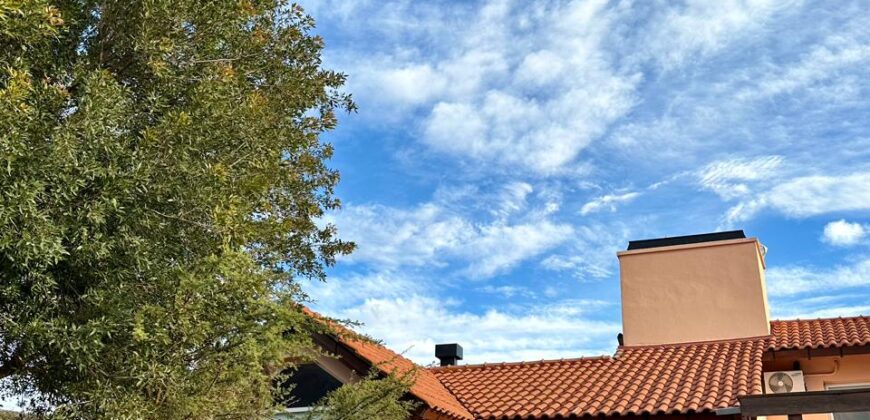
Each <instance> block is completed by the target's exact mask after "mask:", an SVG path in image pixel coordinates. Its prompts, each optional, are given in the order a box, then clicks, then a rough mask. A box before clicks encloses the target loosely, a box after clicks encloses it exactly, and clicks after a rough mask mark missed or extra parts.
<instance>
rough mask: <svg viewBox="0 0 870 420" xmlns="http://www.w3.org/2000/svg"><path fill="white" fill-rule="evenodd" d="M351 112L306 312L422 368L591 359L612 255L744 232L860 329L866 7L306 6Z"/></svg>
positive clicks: (866, 195) (606, 335)
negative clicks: (328, 260) (454, 358)
mask: <svg viewBox="0 0 870 420" xmlns="http://www.w3.org/2000/svg"><path fill="white" fill-rule="evenodd" d="M303 6H304V7H305V8H306V10H307V11H308V12H309V13H310V14H311V15H312V16H313V17H314V18H315V19H316V20H317V29H316V33H317V34H319V35H321V36H323V38H324V39H325V42H326V49H325V52H324V66H326V67H327V68H331V69H334V70H338V71H341V72H344V73H346V74H347V76H348V83H347V87H346V90H347V91H348V92H350V93H352V94H353V95H354V97H355V99H356V101H357V103H358V105H359V107H360V109H359V112H358V113H355V114H349V115H344V116H343V117H342V118H341V119H340V126H339V128H338V129H337V130H335V131H334V132H331V133H329V134H327V135H325V136H324V137H323V139H324V140H325V141H328V142H330V143H332V144H333V145H334V146H335V150H336V153H335V158H334V159H333V161H332V162H331V165H332V166H333V167H334V168H336V169H338V170H339V171H340V172H341V174H342V181H341V184H340V186H339V188H338V189H337V194H338V196H339V197H340V198H341V199H342V202H343V209H342V210H340V211H337V212H334V213H331V214H329V215H328V217H326V220H325V221H326V222H330V223H334V224H335V225H336V226H337V227H338V229H339V232H340V236H341V237H342V238H344V239H348V240H352V241H355V242H356V244H357V246H358V248H357V250H356V252H354V253H353V254H352V255H350V256H348V257H344V258H341V259H340V260H339V262H338V264H337V265H336V266H335V267H333V268H332V269H330V270H329V280H328V282H326V283H305V290H306V291H307V293H309V294H310V296H311V298H312V299H313V300H314V302H313V303H312V305H311V306H312V307H313V308H314V309H315V310H317V311H320V312H322V313H324V314H327V315H330V316H335V317H339V318H349V319H354V320H358V321H361V322H363V323H364V325H363V326H362V327H360V330H361V331H362V332H365V333H367V334H369V335H371V336H373V337H374V338H377V339H381V340H383V342H384V343H385V344H386V345H388V346H389V347H390V348H392V349H394V350H396V351H400V352H403V353H404V354H405V355H406V356H408V357H410V358H411V359H413V360H415V361H417V362H419V363H422V364H428V363H431V362H433V361H435V358H434V354H433V353H434V345H435V344H436V343H452V342H457V343H460V344H461V345H462V346H463V347H464V349H465V360H464V362H466V363H478V362H500V361H516V360H538V359H549V358H562V357H577V356H582V355H597V354H609V353H611V352H612V351H613V350H614V348H615V346H616V334H617V333H618V332H619V331H620V327H621V321H620V303H619V302H620V299H619V271H618V269H619V267H618V261H617V258H616V253H617V252H618V251H620V250H623V249H625V247H626V245H627V243H628V241H629V240H632V239H645V238H655V237H662V236H676V235H684V234H694V233H703V232H711V231H718V230H726V229H743V230H745V232H746V233H747V235H748V236H754V237H758V238H759V239H760V240H761V241H762V242H763V243H764V244H765V245H766V246H767V247H768V248H769V253H768V256H767V272H766V275H767V281H768V287H769V292H770V296H769V297H770V303H771V307H772V316H773V318H779V319H787V318H796V317H802V318H807V317H830V316H839V315H858V314H870V252H868V251H870V77H868V76H870V25H868V24H867V22H868V21H870V2H867V1H858V2H848V1H843V2H824V1H818V2H809V1H808V2H801V1H783V0H775V1H764V0H758V1H715V2H711V1H688V2H678V1H673V2H670V1H669V2H664V1H662V2H649V1H598V0H593V1H561V2H553V1H535V2H524V1H502V0H496V1H487V2H471V1H468V2H438V1H426V2H416V3H415V2H410V1H380V0H379V1H362V0H361V1H352V2H351V1H329V0H324V1H307V2H303Z"/></svg>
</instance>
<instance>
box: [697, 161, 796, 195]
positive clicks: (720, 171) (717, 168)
mask: <svg viewBox="0 0 870 420" xmlns="http://www.w3.org/2000/svg"><path fill="white" fill-rule="evenodd" d="M782 161H783V158H782V156H764V157H759V158H754V159H742V158H738V159H730V160H721V161H716V162H713V163H710V164H709V165H707V166H706V167H705V168H704V169H703V170H701V171H700V172H699V173H698V181H699V182H700V184H701V186H702V187H703V188H705V189H708V190H711V191H713V192H715V193H716V194H718V195H719V196H720V197H722V198H723V199H726V200H730V199H733V198H738V197H741V196H745V195H747V194H749V192H750V191H751V190H750V187H749V185H747V182H751V181H763V180H765V179H766V178H768V177H770V176H772V175H773V174H775V173H776V172H777V170H778V169H779V167H780V165H781V163H782Z"/></svg>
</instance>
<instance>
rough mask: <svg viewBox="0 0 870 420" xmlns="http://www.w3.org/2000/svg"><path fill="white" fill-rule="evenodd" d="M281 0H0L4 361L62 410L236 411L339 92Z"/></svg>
mask: <svg viewBox="0 0 870 420" xmlns="http://www.w3.org/2000/svg"><path fill="white" fill-rule="evenodd" d="M313 25H314V22H313V20H312V19H311V18H310V17H308V16H307V15H305V13H304V12H303V11H302V9H301V8H299V7H297V6H295V5H289V4H285V3H284V2H283V1H282V0H220V1H196V0H144V1H120V0H115V1H112V0H100V1H97V0H65V1H64V0H56V1H49V0H0V377H3V378H6V380H5V382H4V383H5V384H6V385H5V387H6V389H5V390H6V391H8V392H17V393H20V392H31V393H33V395H34V396H35V398H36V400H35V404H36V405H37V406H38V407H43V408H49V409H51V412H52V414H53V415H54V416H58V417H72V418H80V417H85V418H99V417H109V418H203V417H216V416H222V417H231V418H232V417H239V418H252V417H255V416H257V415H266V414H268V412H269V409H270V408H271V407H272V404H273V403H272V401H273V392H274V390H273V387H272V384H273V383H274V382H275V381H274V379H275V375H276V374H277V372H280V371H281V370H282V369H283V368H284V367H287V366H288V365H289V364H290V363H291V362H289V361H299V360H304V359H305V358H307V357H312V356H313V354H314V352H315V347H314V346H313V345H312V344H311V342H310V339H309V334H308V332H309V331H310V329H311V328H314V327H312V323H310V322H309V321H308V320H307V318H306V317H305V315H303V314H302V313H301V312H300V311H299V309H298V306H297V305H296V302H299V301H300V300H301V299H303V298H304V295H303V294H302V292H301V291H300V290H299V287H298V284H297V283H296V282H295V281H294V279H298V278H301V277H308V278H319V279H323V277H324V268H325V267H326V266H328V265H330V264H332V263H333V261H334V258H335V257H336V256H337V255H340V254H343V253H347V252H350V251H351V249H352V247H353V245H352V244H350V243H347V242H342V241H341V240H339V239H338V238H337V237H336V232H335V230H334V228H333V227H331V226H324V225H321V224H318V222H317V220H318V219H319V217H320V216H321V215H322V214H323V213H324V212H325V211H327V210H329V209H333V208H336V207H337V206H338V205H339V202H338V200H337V199H336V198H335V197H334V195H333V187H334V186H335V185H336V182H337V181H338V173H337V172H336V171H334V170H332V169H330V168H329V167H327V166H326V164H325V161H326V160H327V159H328V158H329V157H330V155H331V154H332V149H331V148H330V146H329V145H328V144H325V143H323V142H321V141H320V140H319V136H320V134H321V133H323V132H324V131H327V130H330V129H332V128H333V127H334V126H335V124H336V117H335V113H336V111H341V110H353V109H354V104H353V102H352V101H351V98H350V97H349V96H348V95H346V94H344V93H342V92H340V91H339V90H338V89H340V87H341V86H342V85H343V83H344V81H345V77H344V75H342V74H340V73H336V72H333V71H329V70H326V69H324V68H322V66H321V50H322V48H323V43H322V41H321V39H320V38H318V37H317V36H313V35H312V34H311V29H312V27H313Z"/></svg>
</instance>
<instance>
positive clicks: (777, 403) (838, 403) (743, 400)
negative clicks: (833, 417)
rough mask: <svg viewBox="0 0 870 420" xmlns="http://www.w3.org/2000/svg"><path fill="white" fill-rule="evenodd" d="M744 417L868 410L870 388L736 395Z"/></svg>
mask: <svg viewBox="0 0 870 420" xmlns="http://www.w3.org/2000/svg"><path fill="white" fill-rule="evenodd" d="M738 400H739V401H740V414H741V415H742V416H743V417H758V416H777V415H788V416H789V418H794V417H792V416H797V415H801V414H815V413H851V412H856V411H870V389H837V390H829V391H811V392H791V393H786V394H766V395H746V396H742V397H738Z"/></svg>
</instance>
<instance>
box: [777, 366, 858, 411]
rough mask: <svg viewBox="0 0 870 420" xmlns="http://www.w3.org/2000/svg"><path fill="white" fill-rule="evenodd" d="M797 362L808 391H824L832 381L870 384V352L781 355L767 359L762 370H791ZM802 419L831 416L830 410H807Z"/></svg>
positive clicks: (833, 382)
mask: <svg viewBox="0 0 870 420" xmlns="http://www.w3.org/2000/svg"><path fill="white" fill-rule="evenodd" d="M795 361H798V362H800V367H801V370H802V371H803V372H804V382H805V383H806V387H807V391H824V390H826V389H828V386H831V385H857V384H866V385H868V386H870V354H856V355H848V356H845V357H814V358H812V359H783V360H776V361H772V362H766V363H765V367H764V370H765V371H768V372H769V371H777V370H792V369H793V366H794V362H795ZM768 419H769V420H786V419H787V417H786V416H770V417H768ZM804 420H831V416H830V414H806V415H804Z"/></svg>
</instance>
